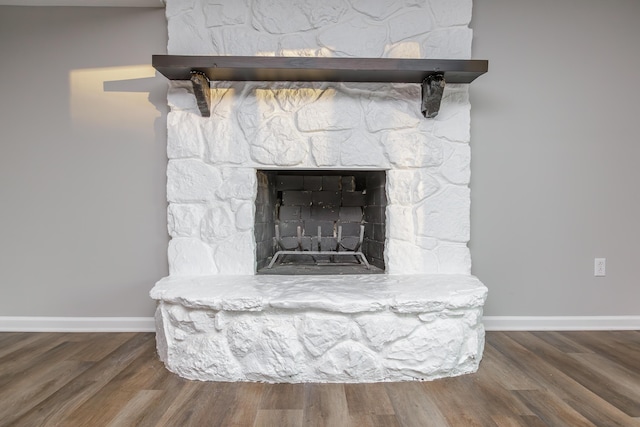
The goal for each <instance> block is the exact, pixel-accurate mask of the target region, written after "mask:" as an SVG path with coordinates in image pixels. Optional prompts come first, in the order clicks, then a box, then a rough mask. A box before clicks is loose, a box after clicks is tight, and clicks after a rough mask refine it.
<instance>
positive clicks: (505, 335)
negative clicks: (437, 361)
mask: <svg viewBox="0 0 640 427" xmlns="http://www.w3.org/2000/svg"><path fill="white" fill-rule="evenodd" d="M0 426H29V427H33V426H56V427H58V426H71V427H78V426H91V427H93V426H180V427H182V426H198V427H203V426H276V427H286V426H331V427H339V426H357V427H367V426H465V427H466V426H571V427H573V426H607V427H608V426H625V427H629V426H640V331H617V332H615V331H597V332H594V331H589V332H587V331H584V332H488V333H487V340H486V347H485V352H484V358H483V360H482V363H481V365H480V369H479V370H478V372H477V373H475V374H471V375H465V376H461V377H457V378H448V379H442V380H436V381H431V382H404V383H377V384H262V383H223V382H198V381H187V380H184V379H181V378H179V377H178V376H176V375H174V374H172V373H170V372H168V371H167V370H166V369H165V368H164V366H163V364H162V363H161V362H160V361H159V360H158V357H157V355H156V352H155V340H154V334H152V333H17V332H16V333H13V332H6V333H0Z"/></svg>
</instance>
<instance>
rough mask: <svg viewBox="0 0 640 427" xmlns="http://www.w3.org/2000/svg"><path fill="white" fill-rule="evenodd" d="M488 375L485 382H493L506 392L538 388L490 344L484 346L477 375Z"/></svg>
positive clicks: (536, 384) (538, 385) (537, 385)
mask: <svg viewBox="0 0 640 427" xmlns="http://www.w3.org/2000/svg"><path fill="white" fill-rule="evenodd" d="M485 372H487V373H488V375H487V376H486V379H487V380H490V381H495V382H496V383H499V384H500V385H501V386H502V387H504V388H505V389H507V390H533V389H536V388H538V387H540V384H539V383H538V382H536V381H534V380H533V379H532V378H531V377H530V376H528V375H527V374H525V373H524V372H522V371H521V370H520V369H518V368H517V367H516V366H515V365H513V364H512V363H511V362H510V361H509V358H508V357H506V356H505V355H503V354H502V353H500V352H499V351H498V350H496V349H495V348H494V347H493V346H492V345H491V344H489V343H486V344H485V346H484V356H483V357H482V361H481V362H480V368H479V369H478V374H484V373H485Z"/></svg>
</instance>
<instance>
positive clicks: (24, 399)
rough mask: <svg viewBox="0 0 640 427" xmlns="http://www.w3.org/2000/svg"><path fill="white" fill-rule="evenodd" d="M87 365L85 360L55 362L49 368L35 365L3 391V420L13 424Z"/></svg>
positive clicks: (0, 395) (0, 406) (0, 398)
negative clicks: (40, 367)
mask: <svg viewBox="0 0 640 427" xmlns="http://www.w3.org/2000/svg"><path fill="white" fill-rule="evenodd" d="M88 368H89V366H87V363H83V362H76V361H59V362H52V363H51V364H50V365H48V366H47V367H46V369H35V368H34V369H33V370H32V371H30V372H27V373H25V376H24V377H22V378H21V379H20V380H18V381H16V382H14V383H12V384H11V387H10V388H6V389H4V392H2V393H0V402H2V403H1V404H0V420H2V422H3V423H7V424H11V423H13V422H14V421H15V420H17V419H18V418H20V417H21V416H22V415H24V414H25V413H26V412H28V411H29V410H30V409H31V408H32V407H33V406H35V405H37V404H38V403H40V402H42V401H43V400H45V399H46V398H48V397H49V396H51V395H52V394H53V393H55V392H56V391H57V390H59V389H60V388H61V387H62V386H63V385H65V384H67V383H68V382H70V381H71V380H73V378H75V377H77V376H78V375H80V374H81V373H82V372H84V371H85V370H87V369H88Z"/></svg>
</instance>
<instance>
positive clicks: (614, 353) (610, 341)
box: [563, 331, 640, 373]
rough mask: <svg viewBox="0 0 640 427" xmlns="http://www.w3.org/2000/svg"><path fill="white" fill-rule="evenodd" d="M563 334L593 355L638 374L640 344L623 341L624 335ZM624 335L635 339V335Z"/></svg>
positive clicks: (607, 332)
mask: <svg viewBox="0 0 640 427" xmlns="http://www.w3.org/2000/svg"><path fill="white" fill-rule="evenodd" d="M630 332H634V331H630ZM563 334H564V335H566V336H568V337H569V338H571V339H572V340H574V341H576V342H578V343H580V344H581V345H583V346H585V347H587V348H590V349H591V350H592V351H593V352H594V353H598V354H602V355H604V356H606V357H607V358H608V359H610V360H612V361H613V362H615V363H617V364H619V365H621V366H624V367H625V368H627V369H629V370H630V371H633V372H636V373H640V363H638V355H639V354H640V344H637V343H635V341H625V340H624V338H622V337H623V336H624V335H620V334H615V333H612V332H611V331H589V332H584V331H568V332H563ZM626 335H627V336H630V337H635V333H627V334H626Z"/></svg>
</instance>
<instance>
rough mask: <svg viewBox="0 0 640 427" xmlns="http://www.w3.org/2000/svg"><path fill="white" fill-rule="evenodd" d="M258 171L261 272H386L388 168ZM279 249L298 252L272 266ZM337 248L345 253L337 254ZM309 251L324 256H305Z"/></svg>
mask: <svg viewBox="0 0 640 427" xmlns="http://www.w3.org/2000/svg"><path fill="white" fill-rule="evenodd" d="M257 174H258V192H257V196H256V215H255V218H256V223H255V240H256V261H257V262H256V271H257V274H371V273H382V272H384V268H385V265H384V242H385V222H386V220H385V208H386V206H387V197H386V192H385V183H386V174H385V171H380V170H377V171H363V170H350V171H345V170H280V171H277V170H259V171H258V172H257ZM361 226H363V227H364V228H363V238H362V243H361V245H359V246H358V244H359V241H360V232H361ZM276 228H277V229H278V231H277V232H276ZM276 233H278V234H279V236H277V235H276ZM354 248H356V250H358V251H361V252H362V253H363V254H364V256H365V257H366V259H367V260H368V262H369V264H370V268H368V269H367V268H366V267H365V265H364V264H363V263H362V262H361V261H359V259H358V257H356V256H352V255H350V254H349V252H350V250H353V249H354ZM279 250H295V251H296V254H287V255H282V254H280V255H279V256H278V258H277V261H276V263H275V264H274V265H273V266H272V268H268V266H269V263H270V261H271V259H272V258H273V256H274V255H275V254H276V252H277V251H279ZM336 250H338V251H340V252H341V255H340V256H336V255H335V254H333V252H334V251H336ZM309 251H322V252H323V254H312V255H310V254H305V252H309ZM326 252H331V253H329V254H326ZM344 253H347V255H344Z"/></svg>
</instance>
